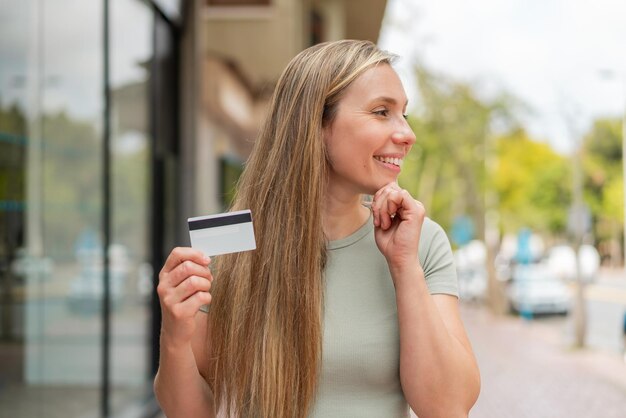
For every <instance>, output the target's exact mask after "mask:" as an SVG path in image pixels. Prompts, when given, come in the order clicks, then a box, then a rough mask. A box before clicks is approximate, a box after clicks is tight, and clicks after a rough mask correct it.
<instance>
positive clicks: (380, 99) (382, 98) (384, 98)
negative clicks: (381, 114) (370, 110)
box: [371, 96, 409, 107]
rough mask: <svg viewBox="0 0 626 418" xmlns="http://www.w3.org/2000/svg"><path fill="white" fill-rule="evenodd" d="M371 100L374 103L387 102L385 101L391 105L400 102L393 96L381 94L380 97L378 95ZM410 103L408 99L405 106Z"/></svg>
mask: <svg viewBox="0 0 626 418" xmlns="http://www.w3.org/2000/svg"><path fill="white" fill-rule="evenodd" d="M371 102H372V103H374V102H385V103H389V104H391V105H395V104H397V103H398V101H397V100H396V99H394V98H393V97H389V96H379V97H376V98H374V99H372V100H371ZM408 104H409V101H408V100H407V101H405V102H404V106H405V107H406V105H408Z"/></svg>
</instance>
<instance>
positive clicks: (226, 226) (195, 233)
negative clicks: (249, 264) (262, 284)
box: [187, 209, 256, 256]
mask: <svg viewBox="0 0 626 418" xmlns="http://www.w3.org/2000/svg"><path fill="white" fill-rule="evenodd" d="M187 224H188V225H189V238H190V240H191V246H192V247H193V248H196V249H198V250H200V251H202V252H203V253H204V254H205V255H208V256H215V255H221V254H228V253H237V252H241V251H250V250H254V249H255V248H256V241H255V239H254V228H253V226H252V212H251V211H250V210H249V209H248V210H240V211H236V212H227V213H218V214H216V215H209V216H197V217H195V218H189V219H187Z"/></svg>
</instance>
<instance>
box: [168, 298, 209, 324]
mask: <svg viewBox="0 0 626 418" xmlns="http://www.w3.org/2000/svg"><path fill="white" fill-rule="evenodd" d="M211 299H212V296H211V294H210V293H209V292H196V293H194V294H193V295H191V296H190V297H189V298H187V299H185V300H184V301H183V302H180V303H178V304H176V305H175V306H174V307H173V308H172V314H173V315H174V317H175V318H189V317H193V316H194V315H195V314H196V313H197V312H198V310H199V309H200V307H201V306H203V305H208V304H209V303H211Z"/></svg>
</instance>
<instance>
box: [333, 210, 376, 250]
mask: <svg viewBox="0 0 626 418" xmlns="http://www.w3.org/2000/svg"><path fill="white" fill-rule="evenodd" d="M372 219H373V218H372V214H371V213H370V215H369V216H368V217H367V220H366V221H365V223H364V224H363V225H362V226H361V227H360V228H359V229H357V230H356V231H354V232H353V233H352V234H350V235H348V236H347V237H345V238H341V239H337V240H334V241H328V244H327V245H326V248H327V249H329V250H337V249H339V248H344V247H348V246H350V245H352V244H354V243H356V242H357V241H359V240H361V239H363V238H364V237H365V236H366V235H367V234H369V233H370V232H371V231H372V230H373V229H374V223H373V221H372Z"/></svg>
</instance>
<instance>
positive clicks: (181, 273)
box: [164, 260, 213, 287]
mask: <svg viewBox="0 0 626 418" xmlns="http://www.w3.org/2000/svg"><path fill="white" fill-rule="evenodd" d="M191 276H200V277H204V278H205V279H208V280H213V273H211V270H209V267H208V266H203V265H201V264H198V263H195V262H193V261H190V260H185V261H183V262H182V263H180V264H179V265H177V266H176V267H175V268H174V270H172V271H170V272H169V273H167V274H166V275H165V279H164V280H165V281H166V282H167V283H168V284H169V285H170V286H173V287H176V286H178V285H179V284H180V283H182V282H183V281H184V280H185V279H187V278H188V277H191Z"/></svg>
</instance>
